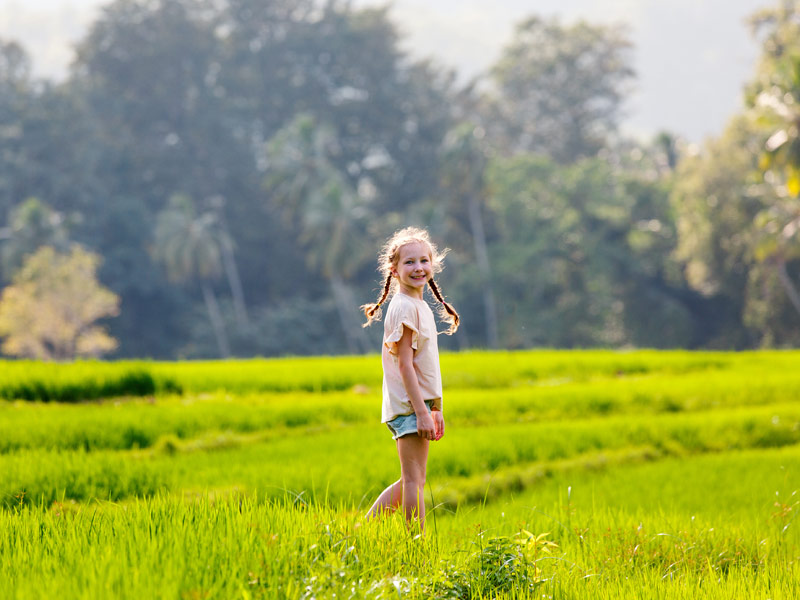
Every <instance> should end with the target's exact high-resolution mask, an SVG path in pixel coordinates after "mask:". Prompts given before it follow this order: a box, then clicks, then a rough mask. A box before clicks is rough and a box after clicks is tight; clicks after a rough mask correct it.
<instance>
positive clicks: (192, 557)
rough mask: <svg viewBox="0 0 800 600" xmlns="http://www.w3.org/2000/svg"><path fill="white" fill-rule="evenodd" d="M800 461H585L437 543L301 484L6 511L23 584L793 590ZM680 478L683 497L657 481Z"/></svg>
mask: <svg viewBox="0 0 800 600" xmlns="http://www.w3.org/2000/svg"><path fill="white" fill-rule="evenodd" d="M798 474H800V451H798V448H796V447H795V448H791V449H780V450H775V449H770V450H750V451H746V452H737V453H735V454H732V455H731V456H728V457H726V458H725V459H723V458H722V457H720V456H701V457H696V458H692V459H688V460H687V459H683V460H678V459H669V460H666V461H663V462H661V463H657V464H646V465H638V466H636V467H634V468H632V469H631V468H622V467H616V468H612V469H609V470H607V471H605V472H604V473H603V477H602V479H600V480H598V479H597V478H596V477H595V476H592V474H591V473H586V472H583V473H579V472H576V473H572V474H570V475H569V476H566V475H565V476H564V477H561V476H559V477H556V478H553V479H552V480H550V481H548V482H547V483H546V484H545V485H543V486H542V487H541V488H540V489H539V490H537V491H536V492H535V493H533V492H532V493H529V494H526V495H524V496H520V497H516V498H511V497H510V498H507V499H506V500H505V501H503V502H502V503H500V504H498V505H486V506H482V505H480V504H478V505H471V506H464V507H461V508H459V509H458V510H457V511H455V512H450V511H447V510H443V509H441V508H437V509H434V511H433V512H432V514H431V517H430V519H429V528H428V535H427V536H426V538H425V539H414V538H413V537H412V535H410V534H409V533H408V532H407V531H406V530H405V526H404V525H403V523H402V521H401V520H400V519H399V518H387V519H384V520H381V521H378V522H371V523H370V522H363V520H362V518H361V513H360V512H359V511H354V510H352V509H351V508H349V506H348V505H337V504H335V503H313V502H312V503H306V502H304V501H303V500H302V499H301V500H297V499H296V498H294V497H292V496H289V497H284V498H281V499H278V500H271V501H265V500H263V499H261V498H259V497H258V496H256V495H250V494H241V493H239V494H234V493H231V494H227V495H223V496H219V495H218V496H212V495H200V496H199V497H197V498H196V499H194V500H189V501H186V500H181V499H180V498H176V497H174V496H164V495H156V496H153V497H150V498H148V499H144V500H138V501H132V502H128V503H124V504H121V505H115V504H108V503H104V502H100V503H89V504H86V505H83V504H71V503H66V504H62V503H56V504H54V505H52V506H50V507H47V508H44V509H36V508H22V509H16V510H10V511H4V512H0V531H3V532H4V535H3V536H0V555H2V556H4V557H13V560H9V561H3V563H2V566H0V581H4V582H6V585H7V586H8V587H7V588H6V591H9V590H13V591H12V593H11V594H10V595H7V596H6V597H10V598H31V597H54V596H55V595H56V594H58V597H66V598H72V597H84V596H85V597H98V596H105V595H106V594H109V595H111V596H113V597H117V598H142V597H147V598H180V597H216V598H232V597H251V598H300V597H311V596H312V595H313V596H315V597H326V598H327V597H333V595H334V594H336V597H342V596H344V597H373V598H378V597H383V598H391V597H397V590H398V589H399V590H400V591H402V592H404V594H403V596H404V597H410V598H452V597H478V598H480V597H485V598H489V597H496V596H500V597H531V598H533V597H536V598H539V597H541V594H545V595H547V596H552V597H553V598H572V597H597V598H603V597H608V598H611V597H626V596H625V595H628V594H629V595H630V597H637V598H662V597H665V596H666V597H671V598H672V597H674V598H684V597H685V598H689V597H697V598H731V597H737V598H738V597H747V598H752V597H767V596H766V595H765V594H768V593H769V594H771V595H770V596H769V597H772V598H781V597H783V598H791V597H793V594H796V593H798V592H800V583H798V581H799V580H798V577H797V576H798V575H800V568H798V560H800V556H798V542H800V534H798V529H797V525H798V523H797V522H795V521H794V520H793V519H794V515H796V512H797V510H798V507H797V498H796V495H795V496H792V495H791V492H790V491H789V490H790V489H791V487H790V486H788V485H787V483H788V482H789V481H794V482H796V481H797V477H798ZM709 476H712V477H711V478H709ZM677 480H680V481H682V483H683V485H682V487H681V491H682V493H679V494H672V493H665V494H660V495H659V494H655V493H654V492H653V489H654V488H656V487H663V484H664V482H665V481H666V482H669V481H677ZM687 490H690V491H691V493H689V494H686V493H685V492H686V491H687ZM669 491H671V490H669ZM776 491H777V492H778V494H777V495H776V494H775V492H776ZM776 501H779V502H781V503H784V506H789V508H788V509H787V508H783V509H780V508H779V507H776V506H775V502H776ZM787 502H788V503H792V502H794V505H791V504H786V503H787ZM714 506H719V508H718V509H715V508H714ZM525 531H529V532H535V533H536V534H537V535H538V534H544V536H543V538H542V539H540V540H539V542H538V543H537V542H535V541H532V540H531V538H530V536H528V535H527V534H525V533H524V532H525ZM545 541H547V542H551V543H552V544H555V545H551V544H544V542H545ZM43 574H44V575H43ZM620 593H622V594H624V595H623V596H619V595H616V594H620Z"/></svg>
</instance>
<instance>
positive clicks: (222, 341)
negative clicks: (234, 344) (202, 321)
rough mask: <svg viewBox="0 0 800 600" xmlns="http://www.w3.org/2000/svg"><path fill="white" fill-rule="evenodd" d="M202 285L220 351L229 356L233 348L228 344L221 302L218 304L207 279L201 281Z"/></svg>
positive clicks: (224, 356) (226, 356) (223, 355)
mask: <svg viewBox="0 0 800 600" xmlns="http://www.w3.org/2000/svg"><path fill="white" fill-rule="evenodd" d="M200 287H201V288H202V289H203V299H204V300H205V301H206V309H208V318H209V320H210V321H211V328H212V329H213V330H214V337H216V338H217V347H218V348H219V353H220V355H221V356H222V357H223V358H229V357H230V355H231V348H230V344H228V335H227V334H226V333H225V324H224V323H223V322H222V314H221V313H220V310H219V304H217V297H216V296H215V295H214V290H212V289H211V286H210V285H209V284H208V282H207V281H203V282H201V284H200Z"/></svg>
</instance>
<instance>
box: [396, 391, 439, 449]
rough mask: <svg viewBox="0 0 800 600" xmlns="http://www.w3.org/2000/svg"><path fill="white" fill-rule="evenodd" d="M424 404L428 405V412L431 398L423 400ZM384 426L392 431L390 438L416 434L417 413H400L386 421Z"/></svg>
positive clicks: (431, 404)
mask: <svg viewBox="0 0 800 600" xmlns="http://www.w3.org/2000/svg"><path fill="white" fill-rule="evenodd" d="M425 406H427V407H428V412H431V409H432V408H433V400H425ZM386 426H387V427H388V428H389V431H391V432H392V439H394V440H396V439H397V438H401V437H403V436H405V435H411V434H412V433H413V434H414V435H416V433H417V415H416V414H414V413H411V414H410V415H400V416H398V417H395V418H394V419H392V420H391V421H387V423H386Z"/></svg>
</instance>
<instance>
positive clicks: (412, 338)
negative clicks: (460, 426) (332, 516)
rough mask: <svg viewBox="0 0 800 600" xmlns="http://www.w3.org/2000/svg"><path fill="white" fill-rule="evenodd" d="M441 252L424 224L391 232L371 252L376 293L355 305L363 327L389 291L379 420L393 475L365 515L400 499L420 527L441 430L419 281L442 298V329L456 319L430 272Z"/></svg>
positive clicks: (431, 330)
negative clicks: (395, 465) (377, 275)
mask: <svg viewBox="0 0 800 600" xmlns="http://www.w3.org/2000/svg"><path fill="white" fill-rule="evenodd" d="M445 253H446V251H445V252H442V253H439V251H438V250H437V249H436V246H435V245H434V244H433V243H432V242H431V240H430V238H429V236H428V232H427V231H425V230H424V229H417V228H415V227H408V228H406V229H402V230H400V231H398V232H396V233H395V234H394V235H393V236H392V237H391V238H390V239H389V241H388V242H386V244H385V245H384V247H383V250H382V252H381V255H380V257H379V259H378V263H379V265H380V267H379V268H380V271H381V273H382V274H383V276H384V278H385V283H384V285H383V292H382V294H381V297H380V298H379V299H378V302H377V303H375V304H365V305H364V306H362V307H361V308H362V309H364V314H365V315H366V317H367V322H366V324H365V325H364V326H365V327H366V326H367V325H370V324H371V323H372V322H373V321H375V320H378V319H380V317H381V311H380V307H381V305H382V304H383V303H384V302H385V300H386V298H387V297H389V296H391V301H390V302H389V308H388V310H387V311H386V319H385V321H384V324H383V347H382V357H381V358H382V361H383V407H382V410H381V413H382V414H381V422H383V423H386V424H387V425H388V427H389V430H390V431H391V432H392V437H393V438H394V439H395V440H396V442H397V454H398V456H399V457H400V479H398V480H397V481H396V482H394V483H393V484H392V485H390V486H389V487H387V488H386V489H385V490H383V493H381V495H380V496H379V497H378V499H377V500H376V501H375V504H373V505H372V508H370V509H369V513H367V518H368V519H370V518H372V517H375V516H376V515H378V514H380V513H382V512H383V511H385V510H394V509H396V508H398V507H400V506H401V505H402V507H403V510H404V512H405V515H406V519H407V520H408V521H409V522H410V521H412V520H413V519H415V518H416V519H418V522H419V525H420V529H421V530H424V527H425V502H424V497H423V492H424V488H425V471H426V466H427V464H428V444H429V442H430V441H436V440H439V439H441V437H442V436H443V435H444V417H443V416H442V376H441V373H440V371H439V349H438V345H437V343H436V336H437V331H436V322H435V321H434V318H433V313H432V312H431V309H430V307H429V306H428V304H427V302H425V300H423V292H424V290H425V286H426V284H427V285H428V286H430V289H431V291H432V292H433V295H434V296H436V299H437V300H438V301H439V302H440V303H441V309H440V313H441V317H442V318H443V319H444V320H446V321H448V322H449V323H450V329H449V330H448V331H446V333H448V334H452V333H453V332H454V331H455V330H456V329H457V328H458V323H459V316H458V313H457V312H456V311H455V309H454V308H453V307H452V306H450V304H448V303H447V302H445V301H444V298H443V297H442V294H441V292H440V291H439V288H438V287H437V285H436V283H435V282H434V280H433V274H434V273H438V272H439V271H441V270H442V260H443V259H444V255H445Z"/></svg>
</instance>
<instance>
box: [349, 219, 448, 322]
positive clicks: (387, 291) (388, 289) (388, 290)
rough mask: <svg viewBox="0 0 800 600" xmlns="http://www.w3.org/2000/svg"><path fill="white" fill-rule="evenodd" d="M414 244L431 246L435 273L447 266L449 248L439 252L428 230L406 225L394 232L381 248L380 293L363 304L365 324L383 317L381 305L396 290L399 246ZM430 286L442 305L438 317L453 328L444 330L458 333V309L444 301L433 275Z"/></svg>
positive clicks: (379, 259)
mask: <svg viewBox="0 0 800 600" xmlns="http://www.w3.org/2000/svg"><path fill="white" fill-rule="evenodd" d="M415 243H419V244H424V245H425V246H427V247H428V251H429V253H430V258H431V267H432V270H433V272H434V273H439V272H441V270H442V268H443V267H444V265H443V264H442V263H443V261H444V257H445V255H446V254H447V249H446V248H445V249H444V250H443V251H442V252H439V249H438V248H437V247H436V244H434V243H433V242H432V241H431V238H430V235H428V232H427V231H426V230H424V229H419V228H418V227H406V228H405V229H400V230H399V231H395V232H394V235H392V237H390V238H389V239H388V241H387V242H386V243H385V244H384V245H383V248H381V253H380V255H379V256H378V270H379V271H380V272H381V274H382V275H383V278H384V284H383V291H382V292H381V295H380V297H379V298H378V301H377V302H376V303H374V304H364V305H363V306H362V307H361V309H362V310H363V311H364V316H366V317H367V322H366V323H364V327H368V326H369V325H372V323H373V321H378V320H380V318H381V305H382V304H383V303H384V302H385V301H386V299H387V298H388V297H389V296H390V295H392V294H393V293H394V292H395V291H396V287H397V285H396V282H395V280H394V277H393V276H392V270H393V269H395V268H396V267H397V262H398V261H399V260H400V249H401V248H402V247H403V246H406V245H408V244H415ZM428 285H429V286H430V288H431V291H432V292H433V295H434V296H435V297H436V299H437V300H438V301H439V303H440V304H441V307H440V310H439V316H441V317H442V319H443V320H445V321H447V322H448V323H450V329H448V330H447V331H445V333H447V334H448V335H451V334H453V333H455V331H456V329H458V324H459V322H460V321H461V318H460V317H459V316H458V313H457V312H456V309H455V308H453V307H452V306H451V305H450V304H449V303H447V302H445V299H444V296H442V293H441V292H440V291H439V286H438V285H436V282H435V281H434V280H433V277H431V279H430V280H429V281H428Z"/></svg>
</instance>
